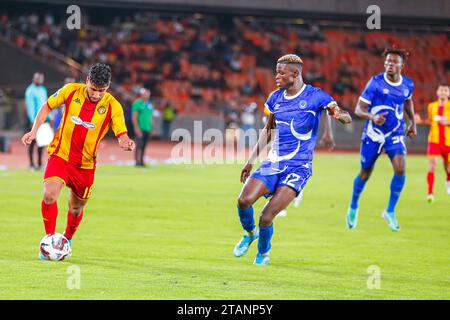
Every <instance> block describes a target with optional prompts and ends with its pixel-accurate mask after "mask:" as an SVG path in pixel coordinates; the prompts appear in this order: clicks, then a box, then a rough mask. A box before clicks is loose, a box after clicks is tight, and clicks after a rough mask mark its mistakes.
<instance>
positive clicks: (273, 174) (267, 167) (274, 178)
mask: <svg viewBox="0 0 450 320" xmlns="http://www.w3.org/2000/svg"><path fill="white" fill-rule="evenodd" d="M311 175H312V166H311V163H304V164H300V165H298V166H295V167H293V166H287V165H285V166H284V168H281V169H275V168H273V166H272V163H271V162H269V161H264V162H263V163H262V164H261V166H260V167H259V168H258V169H256V171H255V172H253V174H252V175H251V176H250V178H253V179H258V180H260V181H262V182H263V183H264V184H265V185H266V187H267V189H269V193H268V194H265V195H264V196H265V197H266V198H268V197H271V196H273V195H274V193H275V191H276V190H277V188H279V187H282V186H288V187H290V188H291V189H293V190H294V191H295V192H296V193H297V195H299V194H300V192H301V191H302V190H303V188H304V187H305V185H306V182H307V181H308V179H309V177H311Z"/></svg>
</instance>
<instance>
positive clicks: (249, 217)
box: [238, 206, 255, 232]
mask: <svg viewBox="0 0 450 320" xmlns="http://www.w3.org/2000/svg"><path fill="white" fill-rule="evenodd" d="M238 214H239V220H241V225H242V228H244V230H245V231H247V232H252V231H253V229H255V220H254V218H253V206H250V207H248V208H247V209H241V208H239V207H238Z"/></svg>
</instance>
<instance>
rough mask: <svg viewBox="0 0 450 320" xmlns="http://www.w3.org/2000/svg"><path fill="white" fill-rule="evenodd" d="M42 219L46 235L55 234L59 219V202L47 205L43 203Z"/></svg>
mask: <svg viewBox="0 0 450 320" xmlns="http://www.w3.org/2000/svg"><path fill="white" fill-rule="evenodd" d="M41 211H42V218H43V220H44V227H45V233H46V234H50V233H55V229H56V218H57V217H58V202H54V203H50V204H46V203H45V202H44V200H42V203H41Z"/></svg>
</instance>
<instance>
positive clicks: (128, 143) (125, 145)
mask: <svg viewBox="0 0 450 320" xmlns="http://www.w3.org/2000/svg"><path fill="white" fill-rule="evenodd" d="M118 140H119V146H120V148H122V150H123V151H133V150H134V148H135V147H136V144H135V143H134V141H133V140H131V139H130V137H129V136H128V135H127V134H126V133H125V134H123V135H121V136H120V137H119V138H118Z"/></svg>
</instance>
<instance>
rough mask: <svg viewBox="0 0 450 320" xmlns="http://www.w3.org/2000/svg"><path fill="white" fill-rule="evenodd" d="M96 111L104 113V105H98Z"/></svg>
mask: <svg viewBox="0 0 450 320" xmlns="http://www.w3.org/2000/svg"><path fill="white" fill-rule="evenodd" d="M97 112H98V113H99V114H105V112H106V107H105V106H100V107H98V109H97Z"/></svg>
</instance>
